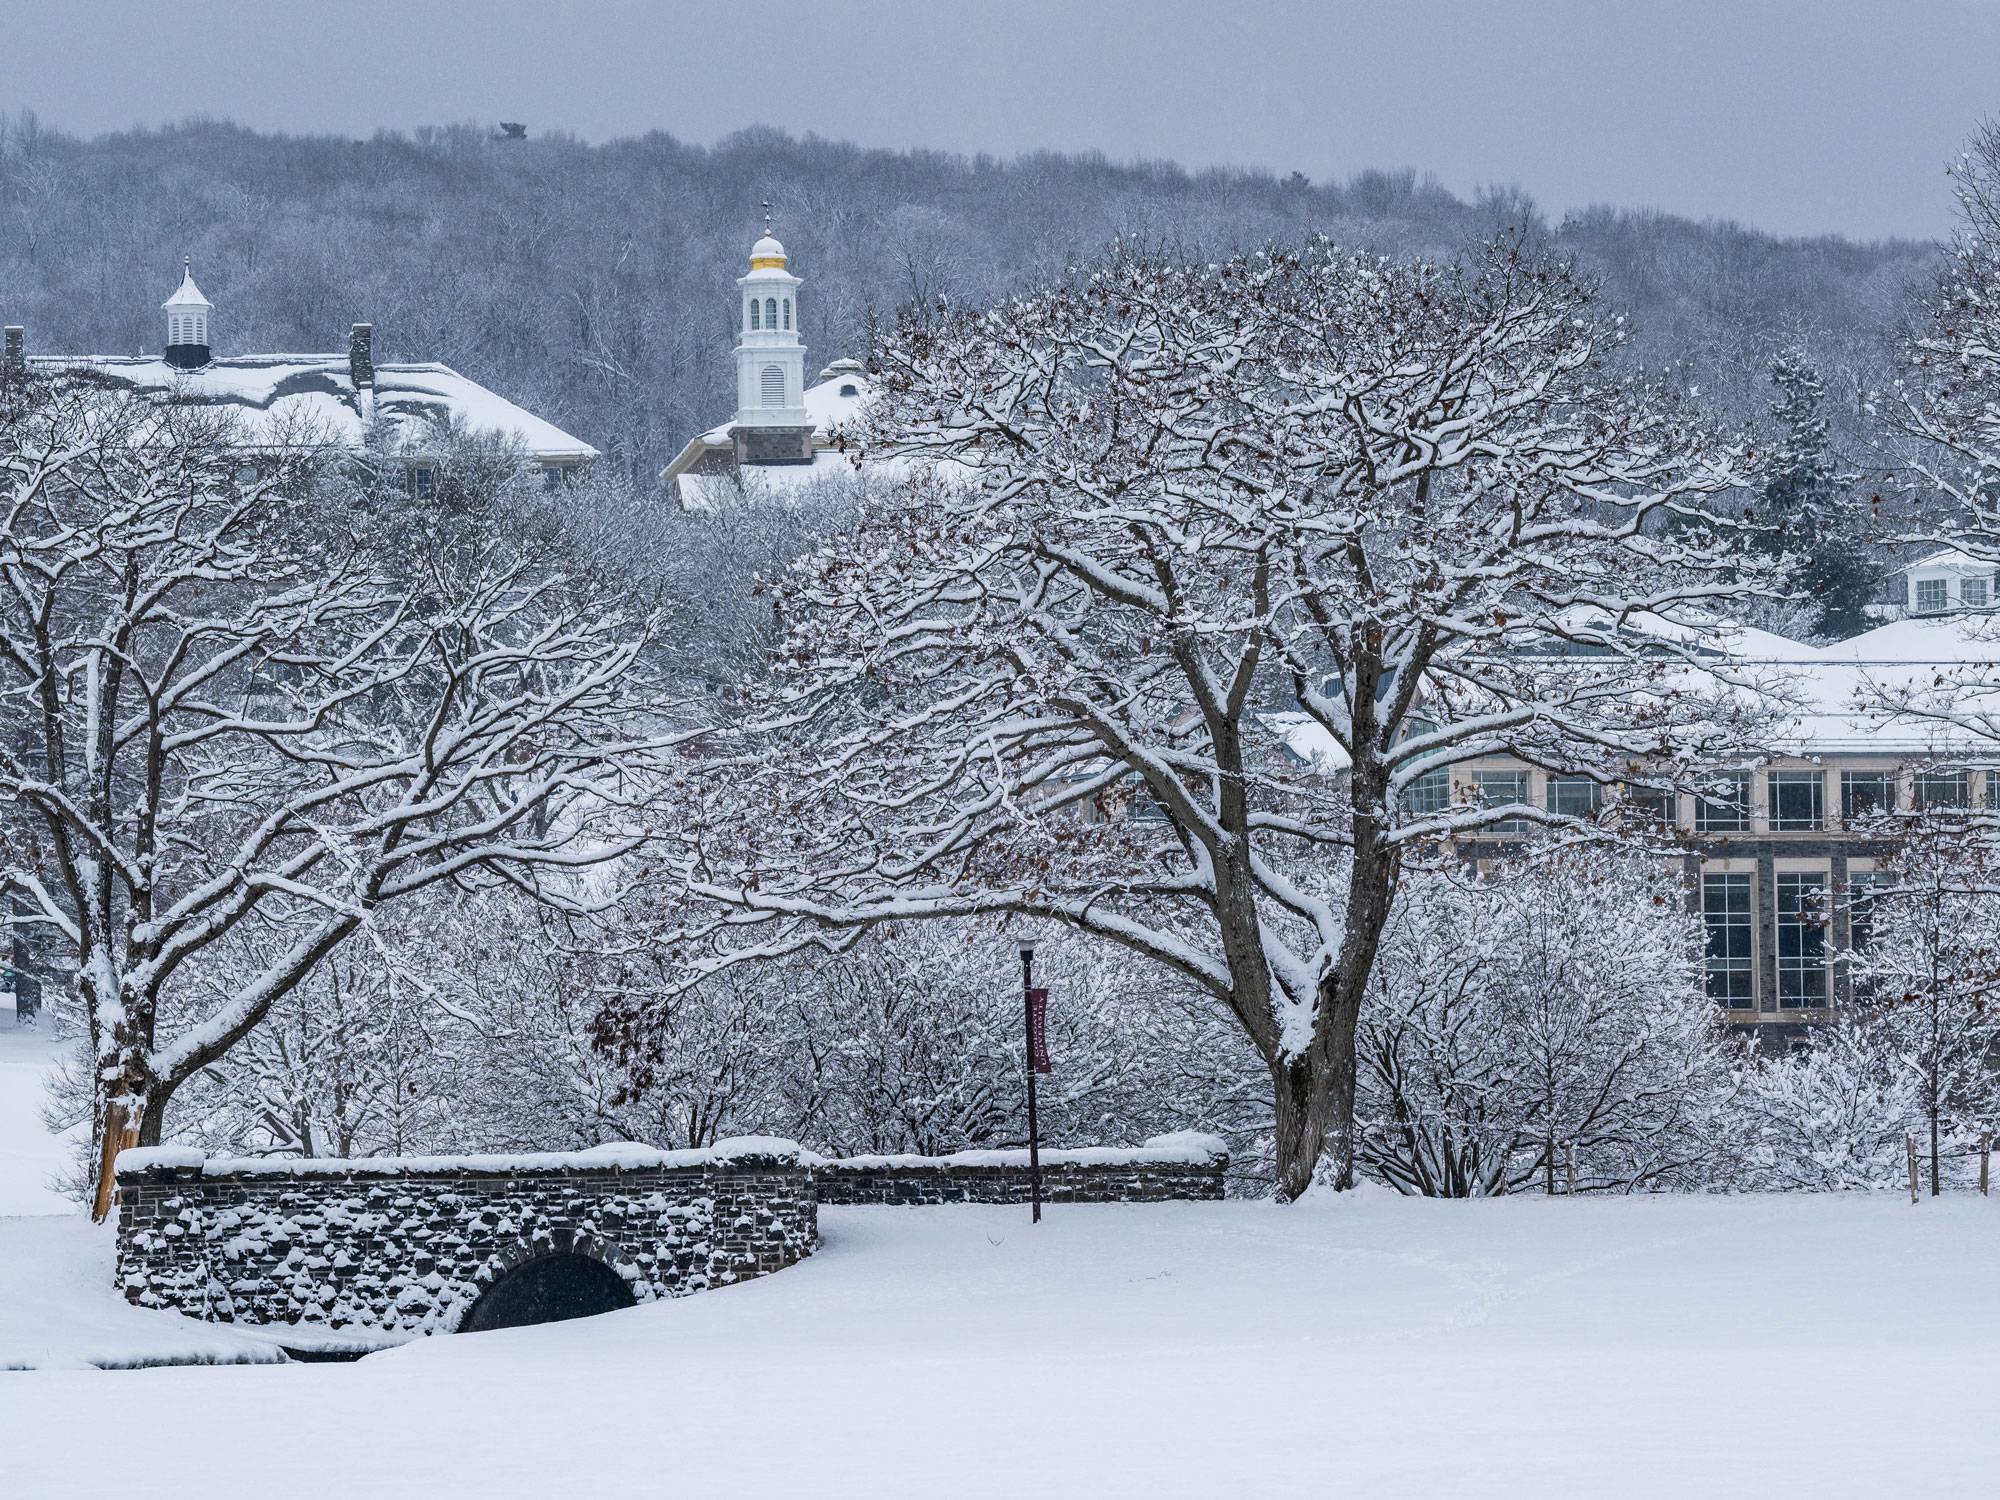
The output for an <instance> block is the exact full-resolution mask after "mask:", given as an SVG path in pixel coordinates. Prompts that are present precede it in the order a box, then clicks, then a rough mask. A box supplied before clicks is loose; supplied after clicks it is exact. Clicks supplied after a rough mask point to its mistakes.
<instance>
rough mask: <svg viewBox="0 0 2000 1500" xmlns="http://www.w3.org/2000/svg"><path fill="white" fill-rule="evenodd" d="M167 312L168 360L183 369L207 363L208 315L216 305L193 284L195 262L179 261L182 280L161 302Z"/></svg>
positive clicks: (194, 367) (161, 308)
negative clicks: (170, 294)
mask: <svg viewBox="0 0 2000 1500" xmlns="http://www.w3.org/2000/svg"><path fill="white" fill-rule="evenodd" d="M160 311H161V312H163V313H165V314H166V315H167V363H168V364H170V365H174V366H177V367H178V368H180V369H183V370H193V369H198V368H200V367H201V366H202V365H205V364H207V363H208V315H209V314H210V313H212V312H214V311H215V305H214V304H213V303H211V302H210V301H209V300H208V298H206V297H204V296H202V294H201V288H200V287H198V286H196V285H195V284H194V262H193V261H192V260H188V259H183V260H182V261H181V284H180V286H179V288H178V289H177V290H176V291H175V292H174V294H173V296H171V297H169V298H167V300H166V301H164V302H162V303H161V304H160Z"/></svg>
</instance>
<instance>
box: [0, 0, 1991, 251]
mask: <svg viewBox="0 0 2000 1500" xmlns="http://www.w3.org/2000/svg"><path fill="white" fill-rule="evenodd" d="M23 108H26V109H32V110H33V111H34V112H35V113H36V114H38V115H40V116H41V117H42V118H43V119H44V120H46V121H47V122H49V123H51V124H54V125H58V126H61V127H63V128H65V129H69V130H75V131H82V132H86V133H96V132H100V131H106V130H117V129H123V128H125V127H128V126H131V125H135V124H157V123H160V122H163V121H168V120H174V119H179V118H183V117H185V116H188V115H192V114H197V113H202V114H210V115H218V116H225V117H228V118H231V119H235V120H238V121H241V122H243V123H245V124H249V125H255V126H258V127H261V128H267V129H284V130H294V131H334V132H339V133H342V134H348V135H364V134H368V133H370V132H372V131H374V130H376V129H378V128H383V127H390V128H402V127H408V126H411V125H418V124H425V123H436V122H448V121H459V120H477V121H481V122H491V121H494V120H497V119H501V118H505V119H510V120H524V121H526V122H527V123H528V125H529V128H530V130H531V131H540V130H547V129H555V128H561V129H566V130H570V131H573V132H576V133H577V134H580V135H582V136H584V137H586V138H588V139H591V140H604V139H608V138H610V137H614V136H619V135H628V134H635V133H638V132H641V131H645V130H649V129H662V130H667V131H670V132H672V133H673V134H674V135H677V136H680V137H682V138H684V139H689V140H695V141H704V142H706V141H713V140H715V139H717V138H719V137H721V136H723V135H726V134H728V133H729V132H730V131H733V130H737V129H740V128H741V127H743V126H746V125H751V124H758V123H763V124H771V125H777V126H780V127H782V128H784V129H786V130H790V131H793V132H795V133H805V132H808V131H811V132H817V133H819V134H821V135H825V136H832V137H836V138H843V139H851V140H854V141H858V142H860V143H862V144H864V145H875V146H928V147H937V148H943V149H949V150H955V151H967V152H970V151H991V152H995V153H998V154H1002V155H1012V154H1014V153H1016V152H1021V151H1027V150H1032V149H1035V148H1037V147H1053V148H1056V149H1060V150H1080V149H1085V148H1093V147H1094V148H1096V149H1099V150H1102V151H1104V152H1105V153H1106V154H1108V155H1110V156H1111V157H1113V158H1117V159H1127V158H1131V157H1138V156H1145V157H1165V158H1171V159H1174V160H1177V161H1180V162H1183V163H1186V164H1189V165H1193V166H1205V165H1210V164H1215V163H1226V164H1239V165H1254V166H1263V167H1269V168H1272V169H1275V170H1277V171H1279V172H1289V171H1295V170H1296V171H1301V172H1304V173H1306V174H1307V175H1308V176H1309V177H1313V178H1332V179H1336V180H1337V179H1340V178H1344V177H1345V176H1347V175H1348V174H1349V173H1352V172H1355V171H1358V170H1360V169H1362V168H1365V167H1400V166H1411V167H1415V168H1417V169H1418V170H1420V171H1425V172H1431V173H1435V174H1436V175H1437V176H1438V177H1439V178H1440V179H1441V180H1442V181H1443V182H1444V184H1445V185H1446V186H1447V187H1449V188H1451V189H1453V190H1454V191H1456V192H1460V193H1466V192H1470V191H1471V190H1473V189H1475V188H1477V187H1479V186H1481V185H1482V184H1488V183H1512V184H1518V185H1520V186H1521V187H1523V188H1525V189H1526V190H1527V191H1528V192H1529V193H1531V194H1532V195H1533V196H1534V197H1535V199H1536V200H1537V201H1538V202H1540V203H1541V204H1542V205H1543V206H1544V207H1545V208H1547V209H1549V210H1551V211H1553V212H1556V213H1560V212H1561V211H1563V210H1565V209H1568V208H1572V207H1576V206H1579V205H1582V204H1588V203H1614V204H1620V205H1626V206H1642V205H1643V206H1651V207H1658V208H1665V209H1670V210H1673V211H1675V212H1679V213H1685V214H1691V215H1695V216H1697V217H1706V216H1716V217H1725V218H1733V219H1738V220H1741V221H1743V222H1745V223H1748V224H1753V225H1756V226H1759V227H1761V228H1765V229H1771V230H1776V231H1779V232H1782V233H1818V232H1823V231H1838V232H1842V233H1846V234H1851V235H1862V236H1873V235H1885V234H1906V235H1916V236H1919V237H1932V236H1936V235H1938V234H1940V233H1941V232H1943V231H1945V230H1946V229H1948V227H1949V224H1950V210H1951V205H1950V195H1949V193H1948V191H1947V186H1946V183H1945V180H1944V176H1943V163H1944V161H1945V159H1946V158H1947V157H1948V156H1949V155H1950V154H1951V153H1952V152H1953V151H1954V150H1955V149H1956V148H1957V146H1958V144H1959V142H1960V141H1961V140H1962V139H1963V138H1964V136H1965V134H1966V133H1967V131H1968V130H1969V129H1970V127H1971V126H1972V125H1973V124H1974V122H1975V121H1977V120H1978V119H1979V118H1980V117H1981V116H1982V115H1984V114H1986V113H1988V112H1989V111H1993V110H1995V109H1996V108H2000V0H1920V3H1915V4H1912V3H1910V0H1900V3H1887V0H1884V3H1866V0H1811V3H1803V0H1802V3H1793V0H1721V3H1712V0H1624V3H1620V0H1513V3H1503V0H1487V3H1480V0H1457V3H1445V0H1435V3H1433V0H1374V3H1371V4H1366V5H1357V4H1346V3H1324V4H1315V3H1312V0H1290V3H1265V0H1151V3H1139V0H1082V3H1075V0H1072V3H1056V0H1006V3H977V0H974V3H963V0H961V3H944V4H940V3H938V0H923V3H912V0H879V3H860V0H814V3H795V0H744V3H740V4H732V5H722V4H711V3H706V0H657V3H637V0H603V3H589V0H393V3H383V0H320V3H316V4H313V5H310V6H307V5H293V4H284V5H279V4H272V3H270V0H254V3H253V0H165V3H162V0H145V3H137V0H74V3H65V4H61V5H58V4H57V3H55V0H0V111H15V110H20V109H23Z"/></svg>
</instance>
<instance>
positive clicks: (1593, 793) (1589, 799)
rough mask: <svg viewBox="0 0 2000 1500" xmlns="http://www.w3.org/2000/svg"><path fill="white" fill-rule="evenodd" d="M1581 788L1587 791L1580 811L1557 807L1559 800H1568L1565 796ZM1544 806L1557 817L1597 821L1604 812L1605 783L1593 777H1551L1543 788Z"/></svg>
mask: <svg viewBox="0 0 2000 1500" xmlns="http://www.w3.org/2000/svg"><path fill="white" fill-rule="evenodd" d="M1579 787H1582V788H1585V789H1586V795H1585V796H1584V797H1583V799H1582V802H1583V806H1582V807H1581V808H1580V809H1579V808H1571V807H1558V806H1557V805H1556V804H1557V802H1558V801H1559V800H1567V798H1565V797H1564V796H1563V794H1565V793H1574V792H1575V791H1577V789H1578V788H1579ZM1542 806H1543V807H1545V808H1547V809H1548V811H1549V812H1550V813H1551V814H1553V815H1554V816H1556V817H1562V818H1580V819H1585V820H1590V821H1595V819H1596V818H1597V815H1598V814H1599V813H1601V812H1603V811H1604V783H1603V782H1601V781H1598V780H1597V779H1596V778H1595V777H1591V776H1555V775H1551V776H1550V777H1549V778H1548V780H1547V782H1546V784H1545V785H1544V786H1543V788H1542Z"/></svg>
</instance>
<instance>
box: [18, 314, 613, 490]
mask: <svg viewBox="0 0 2000 1500" xmlns="http://www.w3.org/2000/svg"><path fill="white" fill-rule="evenodd" d="M197 295H199V294H198V293H197ZM28 362H29V364H30V365H32V366H35V367H37V368H40V369H44V370H59V369H84V370H89V371H92V372H94V373H95V374H97V375H99V376H102V377H103V378H105V379H107V380H110V381H113V382H115V383H117V384H119V385H123V386H126V387H129V388H130V389H132V390H133V391H136V392H138V393H140V394H143V395H153V396H158V397H161V398H163V399H173V400H176V401H187V402H192V403H196V404H205V405H213V406H217V407H222V408H226V409H228V410H230V411H233V412H235V413H236V414H237V415H238V416H239V417H240V418H241V419H242V421H243V422H244V423H245V424H246V426H247V428H248V432H247V434H246V437H247V440H248V441H249V442H251V443H252V444H256V445H262V446H268V447H293V446H299V445H301V444H305V443H314V444H332V445H337V446H344V447H358V446H360V444H361V442H362V438H363V432H364V428H365V425H366V424H365V420H364V418H363V415H362V399H361V395H360V393H359V392H358V391H357V390H356V389H355V386H354V377H353V374H352V372H351V369H350V367H349V364H348V356H347V355H346V354H243V355H231V356H226V357H224V358H220V359H214V360H210V361H209V362H208V363H207V364H205V365H201V366H199V367H197V368H195V369H180V368H178V367H176V366H173V365H170V364H168V363H167V362H166V360H164V359H162V358H160V357H158V356H154V355H135V356H119V355H88V356H74V355H35V356H31V357H30V359H29V361H28ZM375 409H376V412H377V413H378V415H380V416H381V417H383V418H385V419H387V420H389V421H391V422H394V423H396V424H398V426H399V427H400V428H401V429H402V431H400V432H399V433H398V436H400V437H402V438H404V439H405V440H406V441H409V442H412V443H415V444H418V445H421V443H422V440H423V438H424V435H425V433H426V431H427V429H428V428H429V426H430V424H432V423H434V422H436V421H439V420H449V419H456V420H458V421H461V422H463V423H464V424H465V426H466V427H468V428H470V429H472V430H474V431H477V432H488V433H499V434H501V435H503V436H506V437H509V438H512V439H514V440H515V441H517V442H519V443H520V444H521V446H522V447H524V448H525V449H526V450H527V451H528V453H529V455H530V456H531V457H533V458H535V459H538V460H542V461H544V462H555V461H582V460H585V459H593V458H596V457H597V450H596V449H595V448H593V447H591V446H590V444H588V443H586V442H584V441H583V439H581V438H578V437H573V436H571V435H570V434H569V433H567V432H564V431H563V430H562V429H561V428H560V427H557V426H556V425H555V424H554V423H552V422H546V421H544V420H543V419H542V418H540V417H538V416H536V415H535V414H534V413H533V412H531V411H527V410H525V409H524V408H522V407H519V406H516V405H515V404H514V403H513V402H511V401H509V400H508V399H507V398H506V397H504V396H501V395H499V394H498V393H496V392H494V391H491V390H488V389H487V388H486V387H485V386H483V385H481V384H480V383H479V382H478V381H476V380H472V379H469V378H467V377H466V376H464V375H461V374H459V373H458V371H456V370H454V369H452V368H451V366H449V365H440V364H378V365H376V366H375Z"/></svg>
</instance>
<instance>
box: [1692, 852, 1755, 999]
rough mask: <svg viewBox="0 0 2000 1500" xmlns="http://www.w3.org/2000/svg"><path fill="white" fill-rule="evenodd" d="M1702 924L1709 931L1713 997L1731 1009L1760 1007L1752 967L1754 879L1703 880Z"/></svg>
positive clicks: (1708, 962)
mask: <svg viewBox="0 0 2000 1500" xmlns="http://www.w3.org/2000/svg"><path fill="white" fill-rule="evenodd" d="M1701 916H1702V924H1703V926H1704V927H1706V929H1707V932H1708V953H1707V959H1706V964H1705V967H1706V971H1707V982H1708V993H1709V997H1710V998H1711V999H1713V1000H1714V1001H1715V1002H1716V1003H1717V1004H1719V1005H1723V1006H1726V1007H1728V1008H1729V1009H1731V1010H1749V1009H1751V1008H1753V1007H1754V1006H1755V1005H1756V1003H1757V1002H1756V975H1755V972H1754V969H1753V966H1752V952H1753V948H1754V934H1753V931H1752V927H1751V902H1750V877H1749V876H1748V875H1704V876H1702V877H1701Z"/></svg>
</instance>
